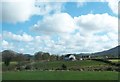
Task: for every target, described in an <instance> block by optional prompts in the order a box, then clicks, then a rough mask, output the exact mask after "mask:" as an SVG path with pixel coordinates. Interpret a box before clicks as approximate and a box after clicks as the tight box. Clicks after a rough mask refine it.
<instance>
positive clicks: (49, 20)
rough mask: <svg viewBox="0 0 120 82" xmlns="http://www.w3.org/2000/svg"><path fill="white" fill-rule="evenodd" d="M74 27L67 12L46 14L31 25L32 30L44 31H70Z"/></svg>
mask: <svg viewBox="0 0 120 82" xmlns="http://www.w3.org/2000/svg"><path fill="white" fill-rule="evenodd" d="M74 29H76V24H75V22H74V20H73V18H72V17H71V16H70V15H69V14H67V13H57V14H54V15H52V16H47V17H45V18H44V19H43V20H40V21H39V22H38V23H37V24H35V25H34V26H33V27H32V30H35V31H38V32H44V33H71V32H73V30H74Z"/></svg>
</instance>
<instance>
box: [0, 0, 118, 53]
mask: <svg viewBox="0 0 120 82" xmlns="http://www.w3.org/2000/svg"><path fill="white" fill-rule="evenodd" d="M23 3H24V4H23ZM115 3H116V2H115ZM115 3H112V4H113V5H114V4H115ZM35 4H37V6H35ZM22 7H23V8H22ZM114 9H116V8H113V6H112V5H111V2H109V1H108V2H60V3H58V2H43V3H40V2H35V1H34V0H31V1H30V2H28V1H27V0H25V2H24V1H23V2H3V4H2V16H3V18H2V23H1V24H2V33H0V35H1V37H2V42H1V45H2V48H1V50H5V49H11V50H14V51H17V52H21V53H30V54H34V53H35V52H37V51H44V52H50V53H51V54H66V53H88V52H90V53H91V52H97V51H103V50H106V49H110V48H112V47H115V46H117V45H118V43H117V41H118V38H117V35H118V33H117V28H118V27H117V13H116V10H114ZM10 10H11V11H10ZM1 24H0V25H1ZM111 44H112V45H111Z"/></svg>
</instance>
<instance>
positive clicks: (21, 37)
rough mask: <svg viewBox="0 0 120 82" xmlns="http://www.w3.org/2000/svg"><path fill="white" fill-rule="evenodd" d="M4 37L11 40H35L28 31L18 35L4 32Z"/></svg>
mask: <svg viewBox="0 0 120 82" xmlns="http://www.w3.org/2000/svg"><path fill="white" fill-rule="evenodd" d="M3 37H4V38H9V39H11V40H16V41H24V42H29V41H32V40H33V37H32V36H31V35H28V34H26V33H23V34H22V35H17V34H13V33H11V32H3Z"/></svg>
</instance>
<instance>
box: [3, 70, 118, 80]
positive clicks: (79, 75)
mask: <svg viewBox="0 0 120 82" xmlns="http://www.w3.org/2000/svg"><path fill="white" fill-rule="evenodd" d="M2 78H3V80H117V79H118V72H108V71H104V72H90V71H88V72H87V71H83V72H80V71H19V72H13V71H11V72H4V73H3V77H2Z"/></svg>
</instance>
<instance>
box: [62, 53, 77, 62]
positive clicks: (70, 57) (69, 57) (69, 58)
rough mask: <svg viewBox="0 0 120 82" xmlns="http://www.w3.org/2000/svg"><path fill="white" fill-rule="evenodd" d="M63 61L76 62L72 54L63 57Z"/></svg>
mask: <svg viewBox="0 0 120 82" xmlns="http://www.w3.org/2000/svg"><path fill="white" fill-rule="evenodd" d="M64 59H65V60H71V61H75V60H76V58H75V56H74V55H72V54H67V55H65V58H64Z"/></svg>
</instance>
